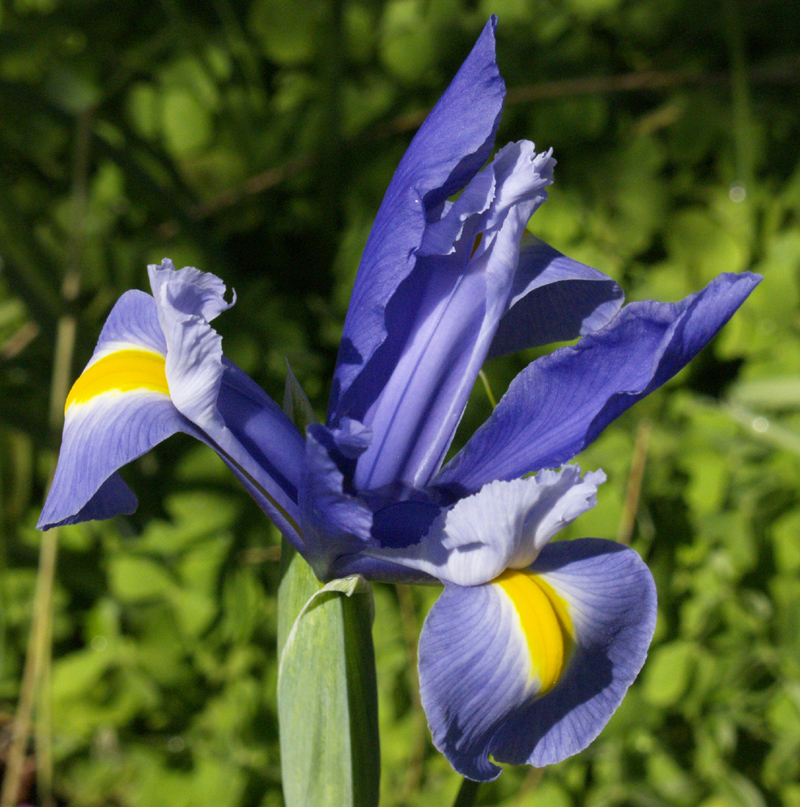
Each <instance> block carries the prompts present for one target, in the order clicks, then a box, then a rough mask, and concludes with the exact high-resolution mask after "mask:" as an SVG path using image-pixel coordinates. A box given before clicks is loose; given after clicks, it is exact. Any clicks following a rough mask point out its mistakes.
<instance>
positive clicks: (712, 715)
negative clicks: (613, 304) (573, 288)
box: [0, 0, 800, 807]
mask: <svg viewBox="0 0 800 807" xmlns="http://www.w3.org/2000/svg"><path fill="white" fill-rule="evenodd" d="M792 5H793V4H792V3H791V2H789V0H786V2H777V1H776V0H751V1H750V2H746V0H713V2H712V0H561V1H560V2H557V1H556V0H551V1H550V2H548V0H473V1H472V2H467V1H466V0H463V1H462V2H457V0H437V1H436V2H433V0H431V2H422V1H421V0H394V1H393V2H385V3H381V2H376V1H375V0H302V1H301V0H250V1H249V2H248V1H247V0H204V1H203V2H190V1H189V0H162V1H161V2H147V1H146V0H145V2H142V0H136V1H135V0H116V2H113V3H111V2H108V1H107V0H106V1H105V2H100V1H98V0H69V1H67V0H62V1H61V2H59V0H10V2H6V3H4V4H3V5H2V6H0V531H2V542H1V547H2V548H0V732H3V733H2V735H1V736H0V738H1V739H2V742H0V761H2V759H3V758H4V755H5V753H6V751H5V749H6V747H7V740H8V729H9V724H10V720H11V718H12V716H13V713H14V709H15V704H16V701H17V697H18V694H19V682H20V677H21V673H22V667H23V663H24V655H25V646H26V642H27V636H28V633H29V628H30V624H31V602H32V599H33V593H34V585H35V579H36V569H37V564H38V552H39V543H40V540H41V536H40V534H39V533H37V532H36V530H35V528H34V524H35V522H36V519H37V516H38V511H39V509H40V507H41V503H42V501H43V497H44V494H45V489H46V485H47V479H48V476H49V474H50V472H51V470H52V467H53V462H54V459H55V455H56V451H57V447H58V443H59V437H58V433H57V432H58V428H57V423H58V409H59V406H58V405H57V404H51V401H56V402H57V401H58V400H60V399H61V397H60V396H63V394H64V392H65V388H64V383H66V380H67V379H71V378H74V376H75V375H76V374H77V373H78V372H79V371H80V368H81V367H82V366H83V364H84V363H85V362H86V360H87V359H88V357H89V356H90V354H91V351H92V348H93V346H94V343H95V340H96V338H97V335H98V333H99V329H100V327H101V325H102V322H103V320H104V318H105V316H106V315H107V313H108V311H109V310H110V308H111V306H112V305H113V303H114V301H115V300H116V298H117V297H118V296H119V295H120V294H121V293H122V292H123V291H124V290H126V289H128V288H144V289H146V288H147V285H146V283H147V282H146V272H145V267H146V265H147V264H148V263H153V262H158V261H160V260H161V259H162V258H163V257H164V256H169V257H171V258H172V259H173V260H174V262H175V264H176V265H177V266H183V265H187V264H190V265H194V266H197V267H199V268H201V269H204V270H208V271H212V272H214V273H216V274H218V275H220V276H221V277H223V278H224V280H225V281H226V282H227V283H228V285H229V287H234V288H235V289H236V292H237V295H238V302H237V304H236V306H235V307H234V308H233V309H231V310H230V311H229V312H227V313H226V314H225V315H224V316H223V317H221V318H220V319H219V320H218V322H217V324H218V329H219V331H220V332H221V333H222V334H223V338H224V349H225V352H226V354H227V355H228V356H229V357H230V358H231V359H232V360H234V361H235V362H237V363H238V364H239V365H240V366H242V367H243V368H244V369H245V370H247V371H248V372H249V373H250V374H251V375H252V376H253V378H255V379H256V380H257V381H258V382H259V383H261V384H262V386H263V387H264V388H265V389H266V390H267V391H268V392H269V393H270V394H271V395H272V396H273V397H274V398H276V399H278V400H280V398H281V396H282V390H283V381H284V377H285V361H286V359H288V361H289V362H290V364H291V367H292V369H293V371H294V373H295V374H296V376H297V377H298V379H299V380H300V382H301V383H302V385H303V386H304V388H305V389H306V391H307V392H308V394H309V396H310V398H311V400H312V403H313V404H314V405H315V407H316V408H317V410H318V411H319V412H324V408H325V401H326V398H327V393H328V385H329V379H330V377H331V372H332V367H333V362H334V359H335V353H336V347H337V343H338V338H339V335H340V332H341V326H342V321H343V318H344V314H345V311H346V307H347V300H348V296H349V291H350V288H351V287H352V283H353V277H354V273H355V270H356V266H357V264H358V259H359V255H360V252H361V250H362V248H363V245H364V242H365V240H366V236H367V233H368V231H369V227H370V223H371V221H372V219H373V217H374V215H375V212H376V210H377V208H378V205H379V203H380V200H381V197H382V193H383V190H384V189H385V187H386V185H387V183H388V181H389V179H390V177H391V174H392V171H393V169H394V167H395V166H396V164H397V162H398V160H399V158H400V156H401V155H402V153H403V150H404V148H405V147H406V145H407V143H408V141H409V139H410V137H411V135H412V134H413V131H414V130H415V128H416V126H418V125H419V122H420V121H421V119H422V117H423V116H424V113H425V112H426V110H428V109H429V108H430V106H431V105H432V104H433V103H434V102H435V100H436V98H437V97H438V95H439V94H440V93H441V92H442V90H443V89H444V87H445V86H446V85H447V82H448V80H449V79H450V78H451V77H452V75H453V74H454V72H455V71H456V69H457V68H458V65H459V64H460V62H461V61H462V60H463V58H464V57H465V55H466V54H467V52H468V50H469V48H470V47H471V45H472V43H473V41H474V40H475V38H476V36H477V35H478V33H479V31H480V29H481V27H482V26H483V24H484V23H485V21H486V18H487V17H488V15H489V14H490V13H496V14H498V15H499V17H500V26H499V29H498V60H499V63H500V67H501V70H502V73H503V75H504V77H505V79H506V83H507V85H508V87H509V96H508V103H507V106H506V112H505V116H504V118H503V123H502V125H501V128H500V133H499V136H498V144H502V143H504V142H506V141H508V140H511V139H519V138H528V139H532V140H535V142H536V143H537V146H539V147H540V148H547V147H551V146H552V147H553V148H554V150H555V154H556V157H557V158H558V161H559V165H558V166H557V168H556V183H555V185H554V187H553V189H552V193H551V198H550V200H549V201H548V202H547V203H546V205H545V206H544V207H543V208H542V209H541V210H540V211H539V212H538V213H537V214H536V216H535V217H534V220H533V221H532V224H531V229H532V230H533V231H534V232H536V234H537V235H539V236H540V237H542V238H544V239H545V240H547V241H549V242H550V243H552V244H553V245H554V246H556V247H557V248H559V249H561V250H562V251H564V252H567V253H568V254H570V255H572V256H574V257H576V258H579V259H581V260H583V261H585V262H587V263H589V264H591V265H593V266H596V267H597V268H599V269H600V270H602V271H604V272H606V273H608V274H610V275H612V276H613V277H615V278H616V279H617V280H619V281H620V282H621V283H622V284H623V285H624V287H625V289H626V291H627V293H628V298H629V299H634V300H635V299H646V298H656V299H661V300H675V299H678V298H680V297H682V296H684V295H686V294H688V293H691V292H692V291H696V290H697V289H699V288H700V287H701V286H702V285H703V284H705V283H706V282H708V281H709V280H710V279H711V278H713V277H714V276H715V275H717V274H718V273H719V272H722V271H734V272H735V271H740V270H744V269H752V270H755V271H758V272H761V273H762V274H763V275H764V277H765V281H764V283H763V284H762V285H761V286H760V287H759V288H758V289H757V290H756V291H755V293H754V294H753V296H752V298H751V299H750V300H748V302H747V303H746V304H745V305H744V307H743V309H742V310H741V311H740V313H739V314H737V315H736V317H735V318H734V319H733V320H732V322H731V323H730V324H729V325H728V326H727V327H726V328H725V330H724V332H723V333H722V335H721V336H720V337H719V338H718V339H717V340H716V341H715V342H714V344H713V345H712V346H711V347H709V348H708V349H707V350H706V351H704V352H703V353H702V354H701V355H700V356H699V357H698V358H697V359H696V360H695V362H694V363H693V364H692V365H691V367H690V368H689V369H688V370H686V371H684V372H682V373H681V374H680V375H679V376H678V377H677V378H676V379H675V380H674V381H673V382H671V383H670V384H669V385H668V386H667V387H666V388H665V389H662V390H661V391H659V392H657V393H655V394H654V395H652V396H651V397H650V398H649V399H647V400H646V401H644V402H643V403H640V404H638V405H637V406H636V407H634V409H633V410H631V411H629V412H628V413H626V414H625V415H624V416H623V417H622V418H620V420H619V421H618V422H616V423H615V424H613V425H612V426H611V427H610V428H609V429H608V430H607V431H606V432H605V434H604V435H603V436H602V437H601V438H600V439H599V440H598V441H597V443H596V444H595V445H593V446H592V447H591V448H590V449H589V450H587V451H586V452H584V454H583V455H581V457H580V458H579V462H580V463H581V464H582V466H583V467H584V468H585V469H594V468H597V467H601V468H603V469H604V470H605V471H606V472H607V473H608V476H609V481H608V483H607V484H606V485H605V486H604V487H603V488H602V489H601V491H600V495H599V505H598V507H597V508H596V510H594V511H593V512H592V513H590V514H588V515H586V516H584V517H582V518H581V519H579V521H578V522H577V524H575V525H573V527H572V528H571V529H570V530H569V537H577V536H580V535H594V536H600V537H610V538H614V537H619V538H620V539H622V540H625V541H629V542H630V543H631V544H632V546H633V547H634V548H636V549H637V550H638V551H639V552H640V553H641V554H642V556H643V557H644V558H645V559H646V560H647V562H648V563H649V565H650V567H651V568H652V570H653V573H654V575H655V577H656V581H657V584H658V589H659V594H660V609H659V620H658V626H657V630H656V638H655V641H654V643H653V647H652V650H651V654H650V657H649V660H648V662H647V665H646V666H645V669H644V671H643V673H642V675H641V677H640V679H639V680H638V681H637V683H636V684H635V685H634V687H633V688H632V689H631V691H630V693H629V695H628V697H627V698H626V700H625V701H624V703H623V705H622V706H621V708H620V709H619V710H618V712H617V713H616V715H615V716H614V718H613V719H612V721H611V723H610V724H609V726H608V727H607V729H606V730H605V731H604V732H603V734H602V735H601V736H600V738H599V739H598V740H597V741H596V742H595V743H594V744H593V745H592V746H591V747H590V748H589V749H588V750H587V751H585V752H584V753H582V754H580V755H579V756H578V757H576V758H573V759H570V760H567V761H565V762H563V763H561V764H560V765H557V766H554V767H552V768H551V769H548V770H546V771H544V772H542V771H535V770H532V769H528V768H517V769H509V770H507V771H506V772H505V773H504V775H503V776H502V777H501V778H500V780H499V781H498V782H496V783H494V784H492V785H487V786H484V787H483V788H482V789H481V791H480V795H479V803H480V804H485V805H490V804H491V805H503V807H512V805H519V806H521V805H531V806H532V807H570V805H575V807H578V805H591V806H593V807H599V806H600V805H620V806H621V805H637V806H638V805H641V806H642V807H662V806H663V807H667V805H670V806H671V805H675V806H676V807H683V806H684V805H685V807H694V806H695V805H701V806H702V807H762V806H767V805H769V806H770V807H772V806H773V805H774V806H776V807H777V805H785V806H786V807H798V806H800V782H798V776H799V775H800V341H798V329H799V328H800V319H799V318H798V313H799V312H798V278H799V273H800V162H799V158H798V142H800V116H799V115H798V102H797V98H798V82H800V59H799V58H798V54H799V53H800V15H798V14H797V11H796V9H794V10H793V8H792ZM73 330H74V335H75V338H74V343H73V342H71V341H70V334H71V333H72V332H73ZM59 334H61V336H59ZM57 344H58V345H60V346H61V353H60V354H59V355H56V346H57ZM70 345H72V347H70ZM535 355H536V354H535V353H533V352H531V353H529V354H528V355H523V356H516V357H512V358H509V359H504V360H498V361H496V362H494V363H492V364H490V365H489V366H488V367H487V372H488V376H489V379H490V382H491V384H492V387H493V388H494V390H495V392H498V393H500V392H502V391H503V390H504V388H505V386H506V385H507V383H508V382H509V380H510V379H511V378H512V377H513V376H514V374H515V373H516V372H518V371H519V370H520V369H521V368H522V367H523V366H525V364H526V363H527V362H528V361H530V360H531V359H532V358H534V357H535ZM54 356H55V358H54ZM51 409H53V412H54V413H55V414H51ZM488 412H489V403H488V400H487V398H486V395H485V393H484V392H483V390H482V388H477V389H476V391H475V394H474V395H473V400H472V401H471V403H470V407H469V409H468V411H467V414H466V416H465V418H464V421H463V424H462V428H461V430H460V432H459V437H458V442H463V440H464V439H465V437H466V436H468V435H469V434H470V433H471V432H472V431H473V430H474V429H475V428H476V427H477V425H478V424H480V423H481V422H482V421H483V420H484V419H485V417H486V416H487V414H488ZM126 478H127V479H128V481H129V482H130V484H131V485H132V487H133V488H134V490H135V491H136V492H137V493H138V495H139V499H140V506H139V509H138V511H137V512H136V514H135V515H133V516H131V517H128V518H117V519H115V520H113V521H110V522H105V523H90V524H86V525H80V526H77V527H73V528H69V529H64V530H62V531H61V532H60V534H59V542H60V545H59V552H60V554H59V561H58V571H57V583H56V589H55V596H54V603H55V608H54V617H53V653H52V662H51V663H48V664H47V665H46V674H45V676H44V690H43V700H42V701H41V703H42V704H44V705H45V706H46V707H49V708H40V709H39V710H38V714H39V721H38V732H37V739H36V741H35V742H34V743H32V745H31V747H30V752H29V756H28V759H27V761H26V767H25V776H24V785H25V787H26V794H25V798H26V799H27V800H30V801H31V802H33V803H37V800H38V801H39V802H42V801H43V800H47V798H48V796H47V793H46V792H40V793H39V794H38V795H37V792H36V777H37V773H38V774H39V776H40V777H41V776H44V782H45V789H46V788H47V785H46V781H47V779H48V778H49V774H48V772H49V771H50V770H51V764H50V762H49V761H48V760H49V758H50V753H51V752H52V770H54V779H53V789H52V793H53V794H54V795H53V798H54V799H55V803H58V804H70V805H76V806H79V807H98V806H99V805H109V806H111V805H114V807H149V805H153V806H154V807H156V806H158V807H160V806H161V805H170V807H180V806H181V805H186V807H206V805H207V806H208V807H259V806H260V807H271V806H272V805H279V804H281V795H280V776H279V751H278V744H277V718H276V703H275V690H276V661H275V634H276V614H275V593H276V589H277V578H278V564H277V562H276V559H277V547H278V535H277V533H276V531H275V530H274V528H272V527H271V526H270V525H269V523H268V522H267V520H266V518H265V517H264V516H263V515H262V514H261V512H260V511H259V510H258V509H257V508H256V506H255V505H254V504H253V503H252V502H250V501H249V500H248V499H247V497H246V495H245V494H244V493H243V492H242V491H241V490H240V489H239V488H238V487H237V484H236V482H235V480H234V479H233V478H232V477H231V476H230V475H229V474H228V473H227V471H226V470H225V469H224V467H223V466H222V464H221V462H220V461H219V460H218V459H217V458H216V457H215V456H213V455H212V454H211V453H210V452H209V451H208V450H207V449H205V448H204V447H202V446H199V445H196V444H194V443H192V442H191V441H190V440H189V439H188V438H182V437H176V438H173V439H171V440H170V441H169V442H168V443H167V444H165V445H162V446H160V447H159V448H157V449H156V450H155V451H154V452H152V453H151V454H149V455H147V456H146V457H144V458H142V459H141V460H139V461H138V462H136V463H134V464H133V465H132V466H130V467H129V468H128V470H127V472H126ZM375 595H376V606H377V618H376V630H375V644H376V653H377V663H378V686H379V697H380V707H381V709H380V726H381V739H382V750H383V760H384V767H383V779H382V800H381V803H382V805H386V807H395V806H396V807H400V805H414V806H415V807H416V805H419V807H427V806H428V805H430V807H440V805H443V804H447V803H449V802H451V801H452V799H453V797H454V794H455V792H456V789H457V787H458V783H459V778H458V777H457V776H456V774H455V773H453V772H452V770H451V769H450V767H449V765H448V764H447V763H446V762H445V761H444V760H443V759H442V758H441V757H440V756H439V755H438V754H437V753H436V752H435V751H434V749H433V748H432V746H431V743H430V737H429V734H428V730H427V727H426V724H425V718H424V715H423V713H422V711H421V708H420V705H419V695H418V689H417V677H416V671H415V667H414V656H415V649H416V643H417V637H418V634H419V629H420V626H421V623H422V620H423V618H424V615H425V613H426V611H427V609H428V608H429V607H430V604H431V602H432V601H433V599H434V598H435V596H436V592H435V591H433V590H427V589H409V588H403V587H399V588H395V587H385V586H377V587H376V591H375ZM50 803H53V802H50Z"/></svg>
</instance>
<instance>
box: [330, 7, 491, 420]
mask: <svg viewBox="0 0 800 807" xmlns="http://www.w3.org/2000/svg"><path fill="white" fill-rule="evenodd" d="M496 24H497V20H496V18H495V17H492V18H491V19H490V20H489V22H488V23H487V25H486V27H485V28H484V30H483V33H482V34H481V36H480V38H479V39H478V41H477V43H476V44H475V47H474V48H473V49H472V52H471V53H470V55H469V56H468V57H467V59H466V61H465V62H464V64H463V65H462V66H461V69H460V70H459V71H458V73H457V74H456V76H455V78H454V79H453V81H452V82H451V84H450V86H449V87H448V88H447V90H445V93H444V95H443V96H442V97H441V98H440V100H439V102H438V103H437V104H436V106H435V107H434V108H433V110H432V111H431V113H430V115H428V118H427V119H426V121H425V122H424V123H423V124H422V126H421V127H420V129H419V131H418V132H417V134H416V136H415V137H414V139H413V141H412V142H411V145H410V146H409V148H408V150H407V151H406V153H405V155H404V156H403V159H402V160H401V161H400V165H399V166H398V168H397V171H396V172H395V174H394V177H393V178H392V181H391V183H390V185H389V188H388V190H387V191H386V195H385V197H384V199H383V203H382V204H381V207H380V210H379V211H378V215H377V217H376V218H375V223H374V224H373V226H372V231H371V232H370V235H369V239H368V240H367V245H366V248H365V250H364V255H363V257H362V259H361V265H360V266H359V270H358V275H357V277H356V282H355V286H354V288H353V294H352V297H351V299H350V307H349V309H348V312H347V319H346V320H345V325H344V332H343V335H342V343H341V346H340V348H339V358H338V362H337V366H336V372H335V375H334V383H333V389H332V392H331V400H330V406H329V410H328V415H329V420H330V421H331V422H332V423H333V425H336V423H335V422H336V421H337V420H338V417H339V414H340V413H339V407H340V401H341V399H342V397H343V396H344V395H345V393H346V392H347V391H348V389H349V387H350V385H351V384H352V382H353V379H354V378H355V377H356V376H357V375H358V374H359V373H360V372H361V370H362V369H363V367H364V365H365V364H366V362H367V361H369V359H370V358H371V357H372V355H373V354H374V352H375V351H376V350H377V348H378V347H379V346H380V345H381V343H382V342H383V341H384V339H385V338H386V324H385V322H384V313H385V310H386V306H387V304H388V302H389V300H390V299H391V298H392V296H393V295H394V293H395V291H396V290H397V288H398V286H399V285H400V283H401V282H402V281H403V280H404V279H405V278H406V277H407V276H408V274H409V273H410V272H411V270H412V269H413V267H414V264H415V254H416V251H417V249H418V248H419V246H420V244H421V243H422V237H423V233H424V231H425V227H426V223H427V222H428V221H429V220H431V219H435V218H438V217H439V215H440V213H441V207H442V205H443V203H444V201H445V200H446V199H447V197H448V196H450V195H452V194H453V193H455V192H456V191H457V190H459V189H460V188H463V187H464V185H466V184H467V182H469V180H470V179H471V178H472V176H473V175H474V174H476V173H477V171H478V170H479V169H480V168H481V166H482V165H483V164H484V163H485V162H486V160H487V159H488V157H489V154H490V153H491V150H492V146H493V143H494V136H495V133H496V131H497V126H498V123H499V120H500V113H501V111H502V106H503V98H504V96H505V85H504V83H503V80H502V78H501V77H500V73H499V71H498V69H497V63H496V61H495V52H494V31H495V27H496ZM342 414H344V413H342Z"/></svg>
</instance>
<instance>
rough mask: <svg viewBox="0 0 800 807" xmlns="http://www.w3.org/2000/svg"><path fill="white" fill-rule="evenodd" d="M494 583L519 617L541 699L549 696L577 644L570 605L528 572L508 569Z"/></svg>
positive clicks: (539, 578) (547, 585)
mask: <svg viewBox="0 0 800 807" xmlns="http://www.w3.org/2000/svg"><path fill="white" fill-rule="evenodd" d="M492 582H493V583H494V584H495V585H497V586H499V587H500V588H501V589H502V590H503V591H504V592H505V594H506V595H507V596H508V598H509V599H510V600H511V603H512V605H513V606H514V609H515V610H516V612H517V614H518V615H519V621H520V626H521V628H522V632H523V633H524V634H525V640H526V641H527V643H528V651H529V652H530V656H531V676H532V677H535V678H538V679H539V693H538V694H539V696H541V695H546V694H547V693H548V692H549V691H550V690H551V689H552V688H553V687H554V686H555V685H556V683H558V680H559V679H560V678H561V676H562V674H563V672H564V670H565V669H566V666H567V663H568V662H569V658H570V654H571V652H572V648H573V645H574V644H575V631H574V628H573V625H572V619H571V618H570V615H569V612H568V611H567V605H566V603H565V602H564V600H563V599H562V598H561V597H560V596H559V595H558V594H557V593H556V592H555V591H554V590H553V588H552V586H550V585H549V584H548V583H546V582H545V581H544V580H543V579H542V578H541V577H540V576H538V575H535V574H532V573H531V572H528V571H515V570H511V569H509V570H507V571H505V572H503V573H502V574H501V575H500V576H499V577H496V578H495V579H494V580H493V581H492Z"/></svg>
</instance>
